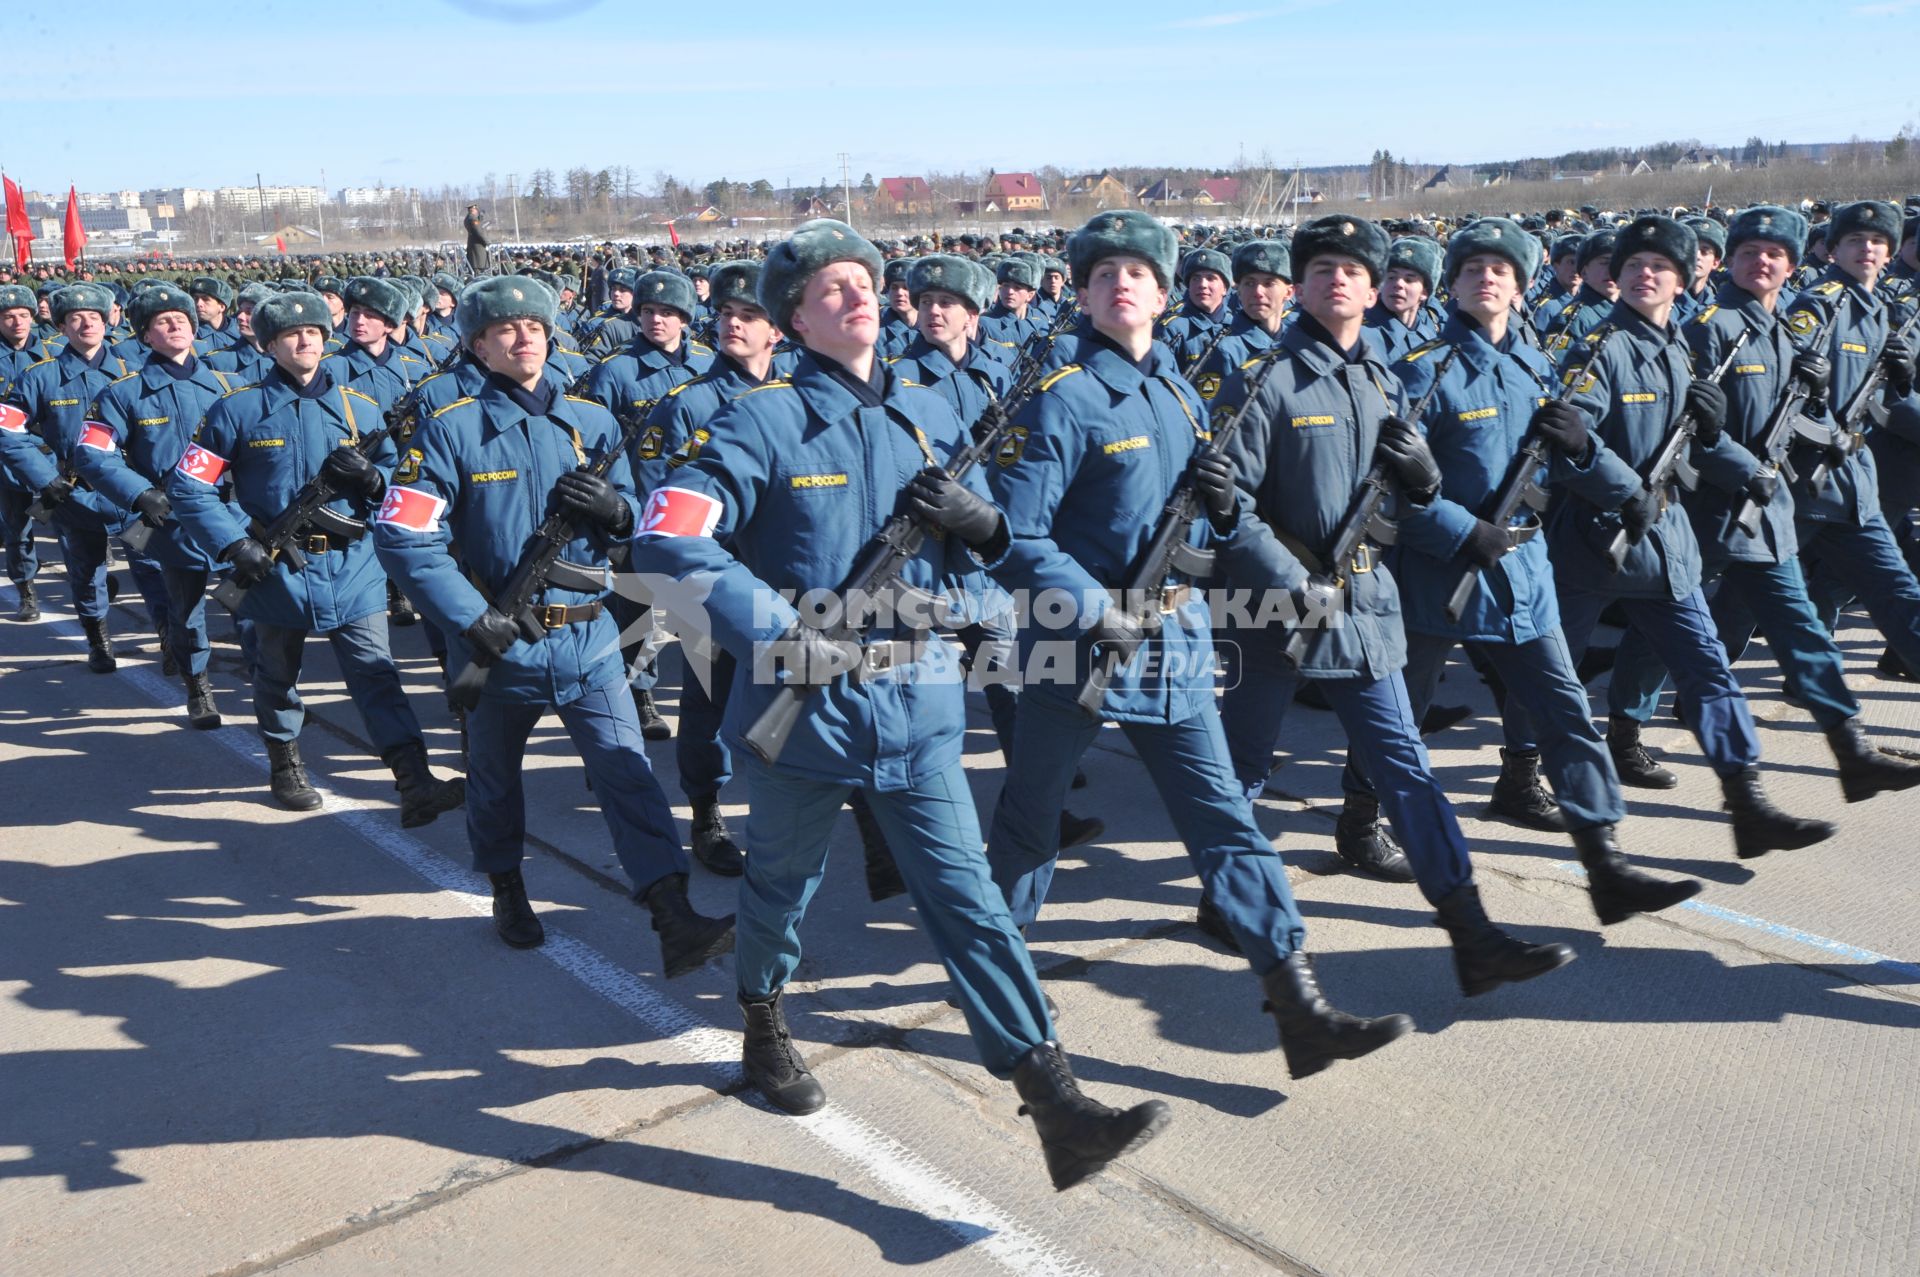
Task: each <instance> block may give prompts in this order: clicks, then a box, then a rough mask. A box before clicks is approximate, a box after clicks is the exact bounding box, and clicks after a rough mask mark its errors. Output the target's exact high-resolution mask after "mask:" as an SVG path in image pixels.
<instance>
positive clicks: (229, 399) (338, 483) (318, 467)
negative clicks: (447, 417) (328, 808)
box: [166, 293, 463, 828]
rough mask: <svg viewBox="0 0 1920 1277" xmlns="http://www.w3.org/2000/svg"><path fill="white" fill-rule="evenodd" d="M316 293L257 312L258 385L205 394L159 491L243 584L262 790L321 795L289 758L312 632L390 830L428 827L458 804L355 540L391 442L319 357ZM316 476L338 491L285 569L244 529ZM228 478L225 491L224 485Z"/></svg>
mask: <svg viewBox="0 0 1920 1277" xmlns="http://www.w3.org/2000/svg"><path fill="white" fill-rule="evenodd" d="M326 325H327V307H326V303H325V302H323V301H321V300H320V298H319V297H317V296H315V295H314V294H312V293H281V294H279V295H277V296H275V297H272V298H269V299H268V300H266V301H264V302H262V303H261V304H260V305H259V306H257V307H255V308H254V312H253V330H254V334H255V336H257V337H258V338H259V339H260V340H261V342H262V343H263V344H264V346H265V348H266V350H267V352H268V353H269V354H270V355H271V356H272V357H273V361H274V368H273V371H272V372H270V373H269V374H267V376H265V377H263V378H262V379H261V380H260V381H259V382H258V383H256V384H254V385H251V386H246V387H242V388H241V389H239V390H236V391H234V392H233V393H232V394H230V395H227V396H225V397H224V398H221V399H219V400H216V401H215V402H214V404H213V406H212V407H211V408H210V409H208V411H207V415H206V417H205V418H204V419H203V420H202V421H201V422H200V424H199V427H198V429H197V430H196V431H195V432H194V438H193V442H192V443H191V444H189V445H188V446H187V448H186V451H185V452H183V453H182V454H181V457H180V461H179V463H178V464H177V465H176V466H175V467H174V468H173V470H172V471H171V472H170V473H169V474H168V475H167V490H166V496H167V498H168V500H169V502H170V503H171V505H172V510H173V514H174V516H175V517H176V518H177V519H178V520H179V522H180V526H181V528H182V529H183V530H184V531H185V533H186V536H187V539H188V541H189V542H190V544H191V545H192V546H193V547H194V548H195V549H197V550H198V551H199V552H200V553H202V554H204V555H206V556H207V557H208V558H210V559H212V560H213V561H214V562H216V563H224V564H227V565H228V568H229V579H230V580H231V581H232V582H233V583H234V584H235V585H236V586H239V587H240V588H242V589H244V590H245V591H246V596H245V601H244V602H243V603H242V604H241V607H240V614H241V615H242V616H243V617H245V618H247V619H249V620H251V621H253V622H254V633H255V644H256V648H257V652H256V657H255V661H256V664H255V670H254V680H253V709H254V720H255V721H256V722H257V723H258V724H259V727H260V734H261V736H262V737H263V738H264V739H265V741H266V745H267V757H268V759H269V761H270V762H271V764H272V776H271V781H270V787H271V790H272V793H273V797H274V799H275V801H277V802H278V803H280V805H281V806H283V807H286V808H288V809H290V810H293V811H312V810H314V809H315V808H317V807H319V806H320V801H321V800H320V794H319V793H318V791H316V790H315V789H314V788H313V786H312V785H311V784H310V783H309V782H308V780H307V773H306V767H305V765H304V764H303V763H302V761H301V758H300V745H299V738H300V728H301V724H302V723H303V722H304V720H305V718H306V708H305V706H304V705H303V704H302V703H301V700H300V692H299V688H298V687H297V684H298V682H299V678H300V665H301V653H302V650H303V649H304V648H305V646H306V641H307V636H308V635H309V634H310V633H319V634H324V635H326V637H327V640H328V642H329V644H330V645H331V646H332V648H333V651H334V655H335V656H336V657H337V658H338V660H339V662H340V672H341V676H342V678H343V679H344V680H345V682H346V685H347V691H348V694H349V695H350V696H352V698H353V703H354V706H355V707H356V708H357V709H358V710H359V711H360V716H361V718H362V720H363V721H364V723H365V725H366V731H367V735H368V736H369V737H370V738H372V741H373V745H374V748H375V749H376V750H378V751H379V754H380V758H381V761H383V762H385V763H386V764H387V766H388V767H389V768H390V769H391V770H392V772H393V774H394V782H395V788H396V789H398V790H399V791H400V823H401V826H402V827H403V828H413V827H415V826H419V825H424V824H427V823H429V822H430V821H432V820H433V819H434V817H436V816H438V815H439V814H440V813H441V812H445V811H451V810H453V809H454V808H455V807H458V806H459V805H460V803H461V800H462V796H463V788H462V786H461V783H460V782H459V781H458V780H455V781H450V782H448V781H440V780H436V779H435V778H434V776H433V773H432V772H431V771H430V770H429V768H428V766H427V746H426V741H425V740H424V739H423V737H422V736H421V733H420V724H419V721H418V720H417V719H415V718H414V714H413V708H412V707H411V706H410V705H408V704H407V696H406V692H405V691H403V690H402V689H401V686H400V672H399V670H398V669H396V668H395V667H394V663H393V656H392V653H391V652H390V650H389V648H388V646H387V624H386V621H387V598H386V582H385V578H384V577H383V576H382V574H381V572H380V565H379V564H378V563H377V562H376V561H375V559H374V556H373V544H372V542H370V541H368V540H367V539H366V536H365V524H364V522H363V520H364V516H365V515H366V514H367V513H368V512H370V511H371V510H372V509H373V508H375V507H376V506H378V504H379V502H380V498H381V495H382V493H384V491H385V490H386V484H387V477H386V474H385V473H384V467H389V466H391V465H392V464H393V458H394V448H393V443H392V440H391V439H386V440H383V441H382V442H381V443H380V445H379V446H378V448H377V449H375V451H374V452H373V455H371V456H369V455H368V454H367V453H366V452H365V451H363V450H362V448H361V447H360V438H361V434H362V433H363V430H364V431H368V432H371V431H373V430H377V429H379V428H380V426H381V425H382V422H381V420H380V405H379V404H377V403H376V402H375V401H374V400H373V399H372V398H370V397H369V396H367V395H366V394H364V393H363V392H361V391H358V390H354V389H352V388H351V387H348V386H344V385H339V384H336V383H335V382H334V380H333V378H332V376H331V375H330V374H329V373H328V372H327V371H326V370H324V369H322V368H321V366H320V365H321V362H322V358H323V353H324V351H325V349H326V346H325V342H326V333H327V327H326ZM323 471H324V472H325V475H326V478H327V481H328V483H329V484H330V485H331V486H332V488H333V490H334V491H335V492H337V493H339V494H340V495H339V496H337V497H336V498H335V499H334V500H333V501H331V502H329V503H328V510H329V512H330V514H329V516H328V517H327V518H326V521H325V522H324V523H321V522H313V523H309V524H308V525H307V526H305V527H303V528H300V529H297V530H296V532H295V535H296V536H297V537H298V539H299V540H298V543H299V547H300V550H301V553H302V555H303V558H304V562H305V566H304V567H302V568H301V569H300V570H299V571H294V570H293V567H292V565H291V564H290V563H289V562H287V560H286V557H285V556H284V555H281V556H278V557H276V555H275V554H274V553H271V552H269V550H268V548H267V546H265V545H263V544H262V543H261V542H260V541H259V540H258V539H256V537H255V532H256V531H257V530H258V529H260V528H262V527H264V526H265V525H266V524H268V523H269V522H271V521H272V520H273V519H274V518H275V517H276V516H278V515H279V514H280V513H281V512H282V511H283V510H285V509H286V508H287V507H288V506H289V505H290V504H292V502H293V498H294V496H295V495H296V494H297V493H298V492H299V491H300V490H301V489H302V488H303V487H305V486H306V484H307V483H308V482H309V481H311V480H313V479H314V478H315V476H317V475H319V474H321V473H322V472H323ZM228 478H230V479H231V496H230V497H229V496H228V495H226V492H227V489H226V488H225V487H224V486H223V485H222V480H223V479H228Z"/></svg>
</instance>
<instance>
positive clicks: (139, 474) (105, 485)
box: [74, 355, 240, 570]
mask: <svg viewBox="0 0 1920 1277" xmlns="http://www.w3.org/2000/svg"><path fill="white" fill-rule="evenodd" d="M239 385H240V383H239V382H238V381H237V380H236V379H235V378H234V377H233V376H232V375H231V374H229V373H223V372H219V371H217V370H215V369H212V368H209V367H207V365H206V363H205V362H204V361H195V366H194V370H193V372H192V373H191V374H189V375H188V376H186V377H184V378H180V377H175V376H173V375H172V374H171V373H169V372H168V371H167V370H166V367H165V364H164V361H162V360H160V359H157V358H155V357H153V356H152V355H149V356H148V357H147V362H146V364H145V365H143V366H142V367H141V369H140V371H139V372H137V373H130V374H128V375H127V376H125V377H122V378H121V379H120V380H119V381H116V382H114V383H113V384H112V385H111V386H108V387H107V388H106V390H104V391H102V392H101V394H100V398H99V399H97V400H96V401H95V402H94V419H95V420H96V421H98V422H99V423H100V424H101V425H103V426H105V427H106V428H107V429H108V431H110V432H111V433H112V436H113V438H112V440H111V442H107V441H101V446H87V445H83V446H81V447H79V448H76V449H75V450H74V460H75V468H76V469H77V470H79V472H80V477H81V478H83V479H85V480H86V481H87V483H88V484H89V485H91V486H92V488H93V489H94V491H96V492H98V493H100V494H101V495H103V496H105V497H106V498H107V499H108V500H110V501H112V502H113V503H114V504H115V505H117V506H119V507H120V508H121V509H123V510H125V509H130V508H131V507H132V505H133V499H134V498H135V497H137V496H139V495H140V494H141V493H143V492H145V491H146V490H147V489H148V488H160V489H162V490H163V491H164V490H165V488H166V486H167V476H168V475H170V474H171V473H173V468H174V467H175V466H177V465H178V464H180V454H181V453H183V452H185V451H186V450H187V443H188V442H189V441H190V440H191V439H192V438H193V432H194V430H195V429H196V428H198V426H199V425H200V421H201V418H203V417H205V416H206V415H207V410H208V409H209V408H211V407H212V406H213V404H214V401H215V400H218V399H220V398H223V397H224V396H226V395H228V394H230V393H232V392H233V391H234V390H236V389H238V388H239ZM146 552H147V554H148V555H149V556H151V557H152V558H154V559H156V560H157V561H159V562H160V563H161V564H163V565H165V566H167V567H171V568H201V569H207V570H210V569H211V568H212V567H213V559H212V558H211V557H210V556H208V555H207V554H206V553H205V552H203V551H202V550H200V549H199V548H198V547H196V546H195V545H194V544H193V543H192V541H190V540H189V539H188V537H187V535H186V532H185V530H184V529H182V528H181V526H180V523H179V521H178V520H177V519H169V520H168V521H167V522H166V523H165V524H164V525H162V526H161V527H160V529H159V530H158V531H156V532H155V533H154V535H153V536H152V537H151V538H149V539H148V541H147V551H146Z"/></svg>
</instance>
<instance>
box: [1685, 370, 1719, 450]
mask: <svg viewBox="0 0 1920 1277" xmlns="http://www.w3.org/2000/svg"><path fill="white" fill-rule="evenodd" d="M1686 410H1687V411H1688V412H1690V413H1692V414H1693V437H1694V438H1695V439H1697V440H1699V441H1700V444H1701V446H1702V447H1706V448H1711V447H1713V445H1714V444H1716V443H1719V442H1720V436H1721V435H1723V434H1725V433H1726V430H1727V392H1726V391H1724V390H1722V389H1720V387H1719V386H1717V385H1715V384H1714V383H1713V382H1711V381H1701V380H1698V379H1696V380H1695V381H1694V382H1693V383H1692V384H1691V385H1689V386H1688V387H1687V402H1686Z"/></svg>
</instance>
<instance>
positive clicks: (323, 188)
mask: <svg viewBox="0 0 1920 1277" xmlns="http://www.w3.org/2000/svg"><path fill="white" fill-rule="evenodd" d="M314 213H315V216H316V217H318V218H319V221H320V226H319V231H320V251H321V252H323V253H324V252H326V251H327V170H325V169H321V170H320V204H319V206H318V207H317V208H316V209H315V210H314Z"/></svg>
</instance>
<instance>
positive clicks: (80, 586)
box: [53, 512, 108, 621]
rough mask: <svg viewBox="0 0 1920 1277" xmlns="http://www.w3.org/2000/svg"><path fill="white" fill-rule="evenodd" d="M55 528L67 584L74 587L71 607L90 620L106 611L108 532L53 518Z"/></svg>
mask: <svg viewBox="0 0 1920 1277" xmlns="http://www.w3.org/2000/svg"><path fill="white" fill-rule="evenodd" d="M53 526H54V531H55V533H56V534H57V535H58V536H59V538H60V558H61V560H62V561H63V562H64V563H65V565H66V569H67V584H68V586H69V587H70V588H71V589H72V591H73V610H74V611H75V612H77V613H79V614H80V615H81V616H82V617H85V618H86V619H88V620H91V621H97V620H99V619H100V618H101V617H103V616H105V615H106V614H107V548H108V547H107V534H106V533H105V532H103V531H100V530H97V529H94V528H77V527H72V526H69V525H68V524H66V523H65V522H63V521H62V520H61V519H60V518H59V517H58V512H56V517H55V519H54V524H53Z"/></svg>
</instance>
